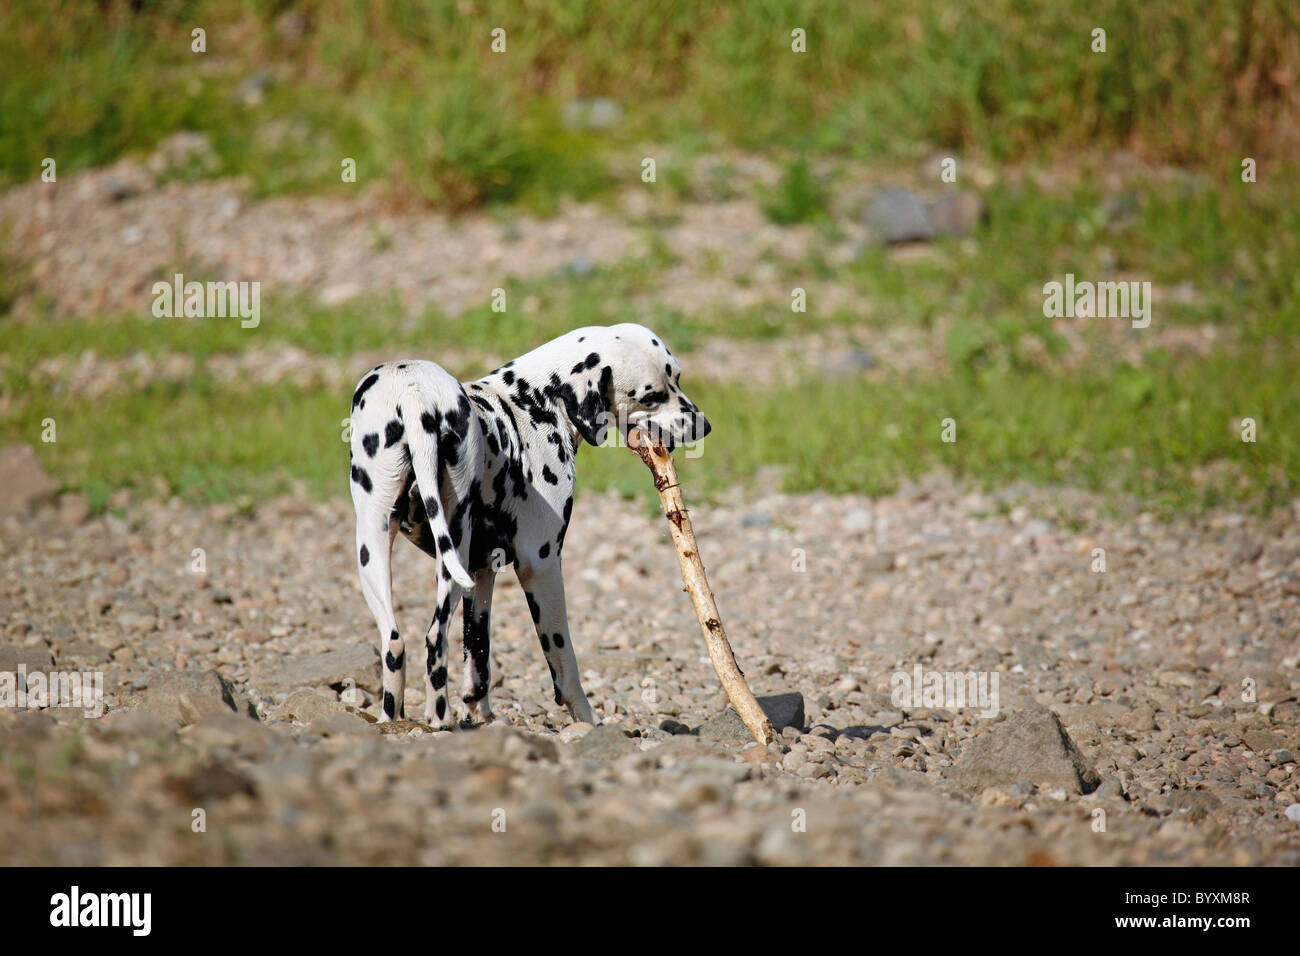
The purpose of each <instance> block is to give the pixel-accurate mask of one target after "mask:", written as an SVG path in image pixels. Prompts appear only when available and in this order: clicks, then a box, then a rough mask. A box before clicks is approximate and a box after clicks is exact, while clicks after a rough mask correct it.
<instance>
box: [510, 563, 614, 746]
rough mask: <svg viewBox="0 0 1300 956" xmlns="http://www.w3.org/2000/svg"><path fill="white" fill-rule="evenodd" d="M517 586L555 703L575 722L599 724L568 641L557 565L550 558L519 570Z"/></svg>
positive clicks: (562, 588)
mask: <svg viewBox="0 0 1300 956" xmlns="http://www.w3.org/2000/svg"><path fill="white" fill-rule="evenodd" d="M517 573H518V576H519V584H520V586H521V587H522V588H523V589H524V596H525V597H526V598H527V599H528V610H529V611H530V612H531V613H532V615H533V624H535V625H536V626H537V639H538V640H539V641H540V642H541V644H542V653H543V654H545V655H546V664H547V666H548V667H549V668H550V669H551V684H552V686H553V687H554V688H555V702H556V703H557V704H564V706H565V707H567V708H568V711H569V716H571V717H572V718H573V719H574V720H581V721H585V722H587V723H589V724H595V723H599V721H597V720H596V715H595V714H594V713H593V712H592V710H591V704H590V703H588V701H587V695H586V694H585V693H584V692H583V690H582V680H581V678H580V677H579V676H578V658H577V655H575V654H574V652H573V642H572V641H571V640H570V639H569V617H568V613H567V612H566V610H565V607H564V576H563V575H562V574H561V571H560V561H559V559H558V558H552V559H551V560H549V561H541V562H539V563H537V564H534V565H532V566H531V567H524V566H521V567H520V568H519V570H518V572H517Z"/></svg>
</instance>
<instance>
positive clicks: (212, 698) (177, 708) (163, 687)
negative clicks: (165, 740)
mask: <svg viewBox="0 0 1300 956" xmlns="http://www.w3.org/2000/svg"><path fill="white" fill-rule="evenodd" d="M134 704H135V707H136V708H137V709H138V710H141V711H144V712H145V713H147V714H149V715H150V716H152V717H156V718H157V719H158V720H160V721H163V722H164V723H179V724H181V725H182V726H189V725H190V724H197V723H199V722H200V721H202V720H204V719H206V718H208V717H212V716H218V715H222V714H244V715H247V716H249V717H252V718H254V719H256V718H257V712H256V711H255V710H254V709H253V707H252V704H250V703H249V702H248V701H247V700H246V699H245V698H244V697H243V695H241V694H240V693H239V692H238V691H237V690H235V686H234V685H233V684H232V683H230V681H228V680H226V678H224V677H222V676H221V674H219V673H217V672H216V671H214V670H209V671H195V672H190V671H168V672H166V673H163V674H160V675H158V676H157V677H155V678H153V679H152V680H151V681H150V683H149V687H148V689H146V690H145V691H144V692H143V693H141V694H140V695H139V696H138V697H136V698H135V701H134Z"/></svg>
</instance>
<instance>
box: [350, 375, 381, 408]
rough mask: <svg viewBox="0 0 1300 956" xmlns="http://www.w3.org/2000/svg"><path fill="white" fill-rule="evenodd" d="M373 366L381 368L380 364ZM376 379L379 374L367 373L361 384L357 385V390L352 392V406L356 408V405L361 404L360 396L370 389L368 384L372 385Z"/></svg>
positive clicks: (377, 379)
mask: <svg viewBox="0 0 1300 956" xmlns="http://www.w3.org/2000/svg"><path fill="white" fill-rule="evenodd" d="M375 368H382V366H379V365H376V366H375ZM377 381H379V376H378V375H373V374H372V375H367V376H366V377H365V378H364V379H362V380H361V384H360V385H358V386H357V390H356V391H355V392H353V393H352V407H353V408H356V407H357V406H358V405H360V404H361V398H362V396H363V395H365V394H366V392H368V391H370V386H372V385H374V384H375V382H377Z"/></svg>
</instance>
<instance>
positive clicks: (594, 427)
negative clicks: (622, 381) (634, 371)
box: [564, 365, 614, 445]
mask: <svg viewBox="0 0 1300 956" xmlns="http://www.w3.org/2000/svg"><path fill="white" fill-rule="evenodd" d="M564 405H565V411H566V412H568V415H569V421H571V422H573V427H574V428H576V429H578V434H580V435H581V436H582V437H583V439H584V440H585V441H586V442H587V444H589V445H603V444H604V443H605V437H606V435H607V434H608V433H609V426H610V424H611V423H610V418H611V414H612V411H613V408H614V371H613V369H612V368H610V367H609V366H608V365H606V366H604V367H603V368H601V370H600V375H599V377H597V376H595V375H592V376H591V377H590V378H589V379H588V380H587V390H586V391H585V392H584V393H583V394H581V395H578V394H577V393H575V392H574V391H573V389H571V388H570V389H568V390H566V391H565V393H564Z"/></svg>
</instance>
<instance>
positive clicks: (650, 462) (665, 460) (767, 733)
mask: <svg viewBox="0 0 1300 956" xmlns="http://www.w3.org/2000/svg"><path fill="white" fill-rule="evenodd" d="M627 445H628V447H629V448H631V449H632V450H633V451H634V452H636V453H637V454H638V455H640V456H641V460H642V461H643V462H645V463H646V467H647V468H649V469H650V473H651V474H652V475H654V479H655V488H656V489H657V490H658V492H659V502H660V504H661V505H662V506H663V509H664V517H666V518H667V519H668V526H669V528H670V529H671V531H672V536H673V544H674V545H675V546H676V548H677V563H678V564H680V565H681V568H682V581H683V582H684V583H685V585H686V591H687V593H688V594H690V596H691V603H692V604H693V605H695V616H696V617H698V618H699V619H700V631H701V633H703V634H704V642H705V644H707V645H708V648H709V659H710V660H712V661H713V669H714V670H715V671H717V673H718V679H719V680H720V681H722V688H723V690H725V691H726V692H727V698H728V699H729V700H730V701H731V705H732V706H733V707H735V708H736V713H738V714H739V715H740V719H741V720H743V721H744V722H745V726H746V727H748V728H749V732H750V733H751V734H753V735H754V739H755V740H757V741H758V742H759V743H760V744H764V745H767V744H770V743H771V742H772V740H773V739H774V738H775V736H776V735H775V733H773V731H772V722H771V721H770V720H768V719H767V714H765V713H763V708H761V707H759V706H758V701H757V700H755V699H754V693H753V691H751V690H750V689H749V685H748V684H747V683H745V675H744V674H743V673H742V672H741V670H740V666H739V665H738V664H737V663H736V655H735V653H734V652H733V651H732V650H731V644H730V643H729V642H728V641H727V632H726V631H724V630H723V629H722V619H721V618H720V617H719V616H718V606H717V604H715V603H714V601H713V592H712V591H711V590H710V589H709V580H708V578H707V577H705V574H704V562H703V561H701V560H700V552H699V548H698V547H697V546H696V544H695V530H694V529H693V528H692V527H691V518H690V515H688V514H687V512H686V505H685V503H684V502H683V501H682V489H681V485H680V484H679V483H678V481H677V468H676V466H675V465H674V464H673V459H672V457H671V456H670V455H669V454H668V452H667V451H665V450H664V449H663V447H662V446H659V445H656V444H654V443H653V442H651V440H650V438H649V436H648V435H646V433H645V432H643V431H641V430H640V429H638V428H632V429H631V430H629V431H628V436H627Z"/></svg>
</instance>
